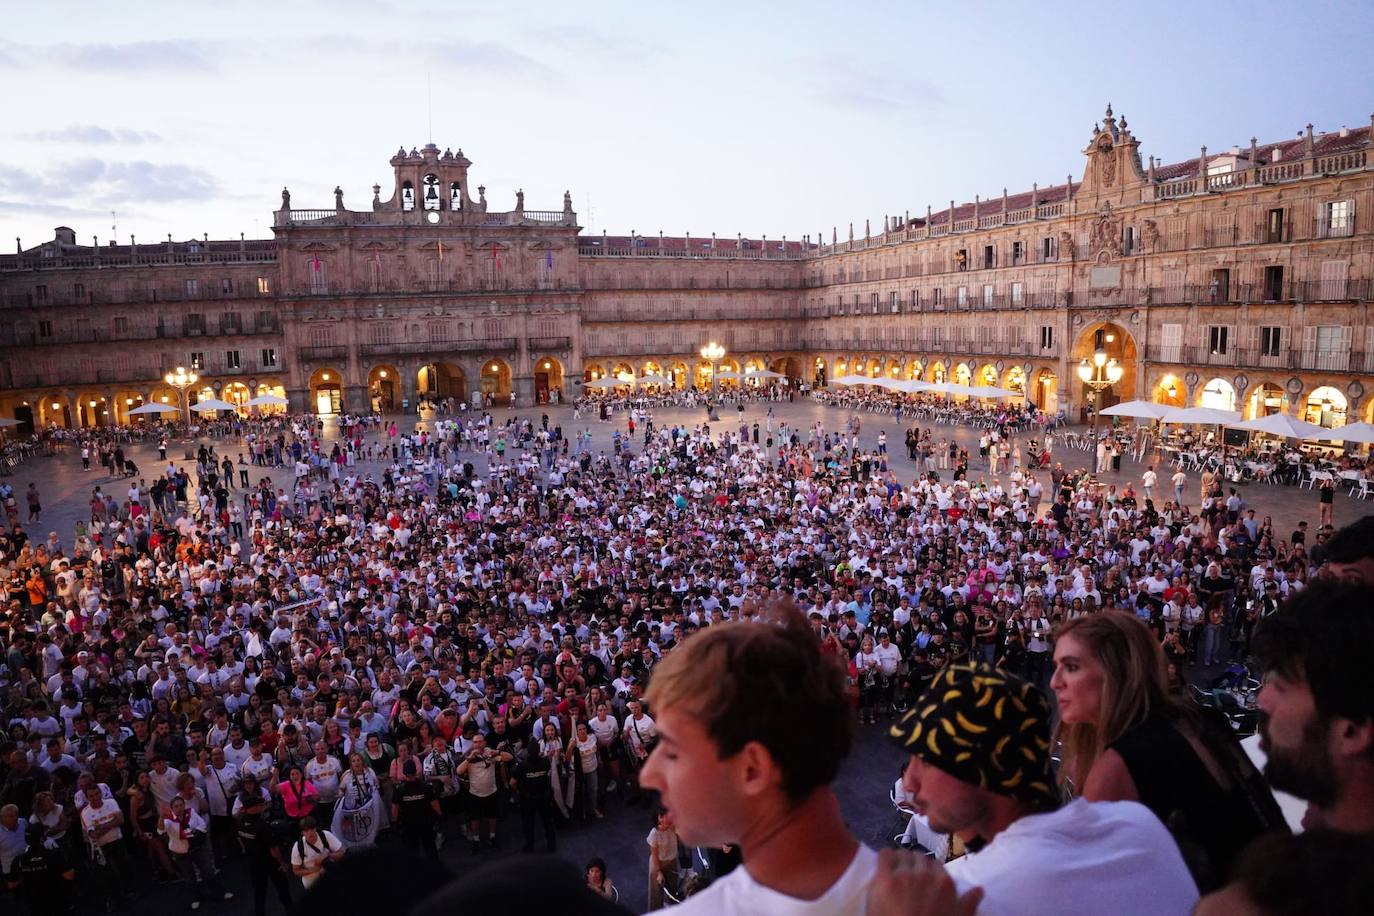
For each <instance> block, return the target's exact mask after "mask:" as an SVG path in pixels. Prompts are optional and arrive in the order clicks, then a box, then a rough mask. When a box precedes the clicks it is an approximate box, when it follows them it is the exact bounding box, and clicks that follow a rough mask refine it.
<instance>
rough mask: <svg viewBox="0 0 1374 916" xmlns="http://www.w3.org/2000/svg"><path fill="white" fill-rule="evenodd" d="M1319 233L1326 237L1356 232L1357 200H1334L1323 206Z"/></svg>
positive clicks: (1330, 237) (1320, 235)
mask: <svg viewBox="0 0 1374 916" xmlns="http://www.w3.org/2000/svg"><path fill="white" fill-rule="evenodd" d="M1317 230H1318V232H1317V234H1318V236H1319V237H1321V238H1324V239H1333V238H1343V237H1345V236H1348V235H1353V234H1354V233H1355V202H1354V201H1353V200H1332V201H1328V202H1327V203H1326V204H1325V205H1324V206H1323V207H1322V216H1321V223H1320V224H1319V225H1318V227H1317Z"/></svg>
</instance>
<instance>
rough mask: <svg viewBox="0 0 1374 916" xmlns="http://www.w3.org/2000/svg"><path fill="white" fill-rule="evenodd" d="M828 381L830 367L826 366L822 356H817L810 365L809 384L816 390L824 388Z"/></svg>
mask: <svg viewBox="0 0 1374 916" xmlns="http://www.w3.org/2000/svg"><path fill="white" fill-rule="evenodd" d="M829 380H830V367H829V366H828V365H826V362H825V357H824V356H817V357H816V359H815V361H814V362H812V363H811V383H812V384H813V385H815V386H816V387H817V388H824V387H825V386H826V384H827V383H828V382H829Z"/></svg>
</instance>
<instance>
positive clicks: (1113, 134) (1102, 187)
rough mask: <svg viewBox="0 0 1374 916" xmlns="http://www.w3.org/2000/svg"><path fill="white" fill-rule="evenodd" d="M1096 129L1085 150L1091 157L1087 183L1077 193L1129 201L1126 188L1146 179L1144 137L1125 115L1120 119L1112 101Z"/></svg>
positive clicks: (1084, 174) (1084, 173)
mask: <svg viewBox="0 0 1374 916" xmlns="http://www.w3.org/2000/svg"><path fill="white" fill-rule="evenodd" d="M1092 133H1093V136H1092V140H1091V141H1090V142H1089V143H1088V146H1087V148H1086V149H1084V150H1083V155H1084V156H1086V157H1087V158H1088V162H1087V166H1086V167H1085V168H1084V170H1083V184H1082V187H1081V189H1080V190H1079V191H1077V192H1076V193H1075V196H1078V195H1079V194H1087V195H1089V196H1092V197H1104V198H1107V199H1109V200H1112V201H1114V202H1115V203H1116V204H1117V205H1118V206H1120V205H1122V204H1123V203H1125V202H1126V196H1125V194H1124V192H1126V191H1128V190H1131V189H1135V188H1138V187H1139V186H1140V184H1141V183H1142V182H1144V181H1145V172H1144V170H1143V169H1142V168H1141V165H1140V141H1139V140H1137V139H1136V138H1135V137H1134V136H1133V135H1132V134H1131V131H1130V129H1129V128H1128V127H1127V126H1126V119H1125V117H1122V118H1121V119H1120V121H1118V120H1117V118H1116V117H1115V116H1114V115H1113V114H1112V106H1111V105H1108V106H1107V113H1106V116H1105V117H1104V118H1103V119H1102V123H1101V124H1094V125H1093V132H1092Z"/></svg>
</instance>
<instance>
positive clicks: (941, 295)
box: [930, 287, 945, 308]
mask: <svg viewBox="0 0 1374 916" xmlns="http://www.w3.org/2000/svg"><path fill="white" fill-rule="evenodd" d="M930 302H931V304H932V305H934V306H935V307H936V308H939V307H941V306H943V305H944V304H945V291H944V290H943V289H942V288H940V287H936V288H935V289H933V290H931V291H930Z"/></svg>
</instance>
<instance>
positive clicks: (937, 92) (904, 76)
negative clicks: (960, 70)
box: [806, 57, 945, 114]
mask: <svg viewBox="0 0 1374 916" xmlns="http://www.w3.org/2000/svg"><path fill="white" fill-rule="evenodd" d="M806 69H807V72H809V73H813V74H814V77H813V80H814V86H815V89H816V91H817V95H818V96H819V98H820V99H822V100H823V101H825V102H827V103H829V104H831V105H834V106H836V107H839V108H844V109H847V110H851V111H854V110H857V111H861V112H866V113H870V114H895V113H897V112H900V111H913V110H921V111H930V110H931V109H934V108H939V107H941V106H943V105H944V104H945V93H944V90H943V89H941V88H940V87H939V86H938V85H937V84H935V83H933V82H931V81H930V80H925V79H921V78H920V77H918V76H913V75H912V74H910V73H907V72H905V71H903V70H901V69H898V68H894V67H888V66H883V65H879V66H865V65H864V64H862V63H860V62H858V61H856V60H853V59H850V58H842V57H831V58H827V59H824V60H821V61H819V62H817V64H816V65H815V66H814V67H808V68H806Z"/></svg>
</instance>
